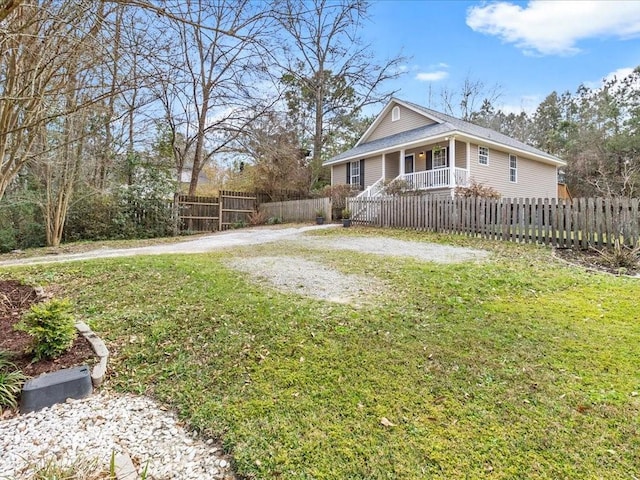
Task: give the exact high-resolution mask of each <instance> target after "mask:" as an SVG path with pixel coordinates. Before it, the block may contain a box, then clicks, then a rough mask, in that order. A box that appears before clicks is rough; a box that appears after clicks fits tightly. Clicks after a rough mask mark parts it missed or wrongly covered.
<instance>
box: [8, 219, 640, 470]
mask: <svg viewBox="0 0 640 480" xmlns="http://www.w3.org/2000/svg"><path fill="white" fill-rule="evenodd" d="M321 234H322V235H338V234H339V235H344V234H349V235H368V234H376V235H380V234H388V235H390V236H393V237H395V238H398V239H405V240H418V241H439V242H449V243H455V244H459V245H465V246H475V247H478V248H487V249H489V250H491V252H492V255H491V258H490V260H488V261H485V262H484V263H479V264H475V263H465V264H460V265H437V264H433V263H420V262H417V261H413V260H409V259H397V258H389V257H378V256H374V255H365V254H356V253H353V252H349V253H348V254H345V252H327V251H319V250H307V249H305V248H302V247H296V248H287V249H283V248H282V247H279V246H277V245H263V246H258V247H256V246H254V247H251V248H250V249H237V250H231V251H229V252H226V253H215V254H209V255H194V256H178V255H176V256H154V257H142V258H135V259H134V258H125V259H115V260H113V259H110V260H95V261H91V262H83V263H70V264H66V265H64V264H57V265H46V266H37V267H21V268H11V269H9V268H6V269H3V270H0V276H2V277H5V278H7V277H16V276H17V277H19V278H22V279H24V280H25V281H29V282H32V283H40V284H57V285H60V286H62V288H63V289H64V291H65V293H66V295H68V296H69V297H71V298H72V299H73V300H74V301H75V302H76V312H77V314H78V316H79V317H81V318H82V319H84V320H85V321H88V323H89V324H90V325H91V326H92V327H93V328H94V329H95V330H96V331H97V332H98V333H99V334H101V335H102V336H103V337H104V338H105V339H106V340H107V343H108V344H109V347H110V348H111V350H112V353H113V359H112V364H111V367H112V370H111V372H112V373H111V376H110V378H109V379H108V383H109V384H110V385H112V386H115V387H116V388H117V389H120V390H126V391H130V392H134V393H147V394H151V395H153V396H155V397H157V398H158V399H160V400H162V401H164V402H166V403H167V404H170V405H172V406H175V407H176V408H177V409H178V411H179V412H180V415H181V416H182V417H184V418H185V419H186V420H187V422H188V423H189V424H190V425H191V426H192V427H193V428H195V429H198V430H200V431H202V432H204V433H205V434H206V435H211V436H214V437H217V438H221V439H222V441H223V443H224V446H225V449H227V450H228V451H229V452H231V453H232V454H233V456H234V458H235V465H234V467H235V469H236V471H237V472H238V473H240V474H242V475H246V476H247V477H248V478H283V479H311V478H313V479H378V478H389V479H424V478H443V479H445V478H446V479H451V478H485V477H486V478H492V479H493V478H550V479H551V478H552V479H559V478H571V479H573V478H581V479H589V478H593V479H596V478H598V479H600V478H601V479H616V478H620V479H623V478H624V479H633V478H636V477H639V476H640V423H639V420H638V418H639V414H640V411H639V410H640V396H639V395H638V393H639V392H640V373H639V369H640V313H639V309H638V299H640V280H638V279H627V278H616V277H611V276H607V275H604V274H602V275H600V274H592V273H584V272H583V271H582V270H580V269H578V268H571V267H567V266H565V265H563V264H561V263H558V262H555V261H553V260H552V259H551V257H550V252H549V250H547V249H544V248H540V247H535V246H530V245H529V246H519V245H514V244H507V243H497V242H496V243H492V242H483V241H480V240H473V239H467V238H465V237H442V236H441V237H438V236H434V235H428V234H424V233H411V232H402V231H392V232H390V231H382V230H373V229H372V230H364V229H351V230H347V229H333V230H329V231H323V232H322V233H321ZM285 251H286V253H289V254H295V255H299V256H304V257H306V258H309V259H315V260H317V261H321V262H322V263H323V264H325V265H331V266H333V267H334V268H336V269H338V270H341V271H343V272H346V273H359V274H363V275H375V276H378V277H380V278H381V279H383V280H386V281H387V282H388V283H389V284H390V285H392V287H391V288H390V289H389V290H388V291H387V292H386V293H385V294H383V295H382V296H381V297H378V298H377V301H376V302H375V303H372V304H365V305H363V306H359V307H352V306H349V305H341V304H333V303H328V302H322V301H319V300H312V299H307V298H304V297H300V296H297V295H293V294H283V293H279V292H277V291H275V290H272V289H269V288H266V287H261V286H257V285H254V284H252V283H250V282H249V280H248V277H247V276H246V275H244V274H240V273H236V272H235V271H232V270H229V269H228V268H226V267H225V266H224V263H223V260H224V258H225V255H229V254H230V252H231V253H233V254H236V255H244V256H247V255H263V254H264V255H278V254H279V255H284V254H285ZM382 418H386V419H388V420H389V421H390V422H391V423H392V424H393V426H385V425H383V424H382V423H381V419H382Z"/></svg>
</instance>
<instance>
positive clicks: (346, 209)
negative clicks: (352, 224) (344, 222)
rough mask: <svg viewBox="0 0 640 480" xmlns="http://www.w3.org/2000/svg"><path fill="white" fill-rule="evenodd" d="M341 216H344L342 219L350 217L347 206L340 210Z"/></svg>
mask: <svg viewBox="0 0 640 480" xmlns="http://www.w3.org/2000/svg"><path fill="white" fill-rule="evenodd" d="M342 218H344V219H349V218H351V210H349V209H348V208H345V209H343V210H342Z"/></svg>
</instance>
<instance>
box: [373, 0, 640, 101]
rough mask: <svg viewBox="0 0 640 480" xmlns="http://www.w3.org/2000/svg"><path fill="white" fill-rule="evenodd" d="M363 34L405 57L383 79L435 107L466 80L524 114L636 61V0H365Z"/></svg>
mask: <svg viewBox="0 0 640 480" xmlns="http://www.w3.org/2000/svg"><path fill="white" fill-rule="evenodd" d="M369 12H370V21H369V22H368V23H366V24H365V28H364V30H363V32H362V38H363V40H364V41H365V42H367V43H370V44H371V45H372V48H373V50H374V51H375V52H376V55H377V56H379V57H380V58H384V57H385V56H389V55H394V54H397V53H398V52H402V53H403V54H404V55H406V56H408V57H411V58H410V59H409V60H408V61H407V62H406V65H404V68H405V69H406V73H405V75H403V77H402V78H401V79H400V80H398V81H397V82H395V83H390V84H389V85H388V86H389V87H390V88H393V89H399V90H400V91H399V92H398V93H397V96H398V97H399V98H402V99H405V100H409V101H413V102H416V103H419V104H421V105H425V106H428V105H429V89H430V88H431V106H432V107H433V108H436V109H437V108H438V106H439V105H438V100H439V97H440V92H441V90H442V89H443V88H447V89H450V90H454V91H456V90H459V86H460V85H461V83H462V82H463V80H464V79H465V77H470V78H472V79H474V80H478V81H481V82H483V83H484V84H485V85H486V86H487V87H491V86H493V85H495V84H499V85H500V86H501V92H502V96H501V98H500V99H499V100H498V102H497V106H499V107H501V108H503V109H504V110H505V111H516V112H518V111H520V110H521V109H525V110H527V111H531V110H533V109H535V107H536V106H537V105H538V103H540V102H541V101H542V100H543V99H544V98H545V97H546V96H547V95H548V94H549V93H551V92H552V91H554V90H555V91H557V92H564V91H566V90H569V91H571V92H574V91H575V90H576V89H577V87H578V86H579V85H580V84H582V83H584V84H586V85H588V86H591V87H595V86H598V85H599V84H600V82H601V80H602V79H603V78H605V77H608V76H609V75H612V74H617V75H618V76H620V75H621V74H622V75H625V74H628V73H630V71H631V70H632V69H633V68H635V67H636V66H638V65H640V1H639V0H621V1H613V0H609V1H579V0H570V1H559V0H556V1H540V0H533V1H519V2H514V1H497V2H477V1H475V2H474V1H455V0H449V1H425V0H373V2H372V5H371V9H370V11H369Z"/></svg>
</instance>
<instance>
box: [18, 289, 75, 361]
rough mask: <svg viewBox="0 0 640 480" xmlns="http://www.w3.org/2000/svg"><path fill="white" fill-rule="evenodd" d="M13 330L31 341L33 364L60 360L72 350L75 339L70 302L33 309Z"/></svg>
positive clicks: (29, 351)
mask: <svg viewBox="0 0 640 480" xmlns="http://www.w3.org/2000/svg"><path fill="white" fill-rule="evenodd" d="M14 328H16V330H20V331H22V332H26V333H28V334H29V335H31V336H32V337H33V344H32V345H31V347H30V348H29V350H28V353H33V354H34V357H35V360H36V361H38V360H41V359H43V358H56V357H58V356H60V355H61V354H63V353H64V352H66V351H67V350H68V349H69V348H71V345H73V341H74V340H75V338H76V335H77V332H76V327H75V325H74V319H73V315H72V314H71V303H70V302H69V300H59V299H53V300H50V301H48V302H46V303H43V304H39V305H32V306H31V309H30V310H29V311H28V312H27V313H26V314H25V315H24V317H23V318H22V320H20V322H19V323H18V324H17V325H16V326H15V327H14Z"/></svg>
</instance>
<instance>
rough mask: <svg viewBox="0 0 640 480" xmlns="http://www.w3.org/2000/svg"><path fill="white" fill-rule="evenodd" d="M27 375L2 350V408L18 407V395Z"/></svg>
mask: <svg viewBox="0 0 640 480" xmlns="http://www.w3.org/2000/svg"><path fill="white" fill-rule="evenodd" d="M26 379H27V377H26V376H25V375H24V374H23V373H22V372H21V371H20V370H17V369H16V368H15V366H14V365H13V363H11V362H10V361H9V356H8V355H7V354H6V353H5V352H0V408H2V407H8V408H16V407H17V406H18V401H17V398H18V395H19V394H20V391H21V390H22V384H23V383H24V382H25V380H26Z"/></svg>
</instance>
